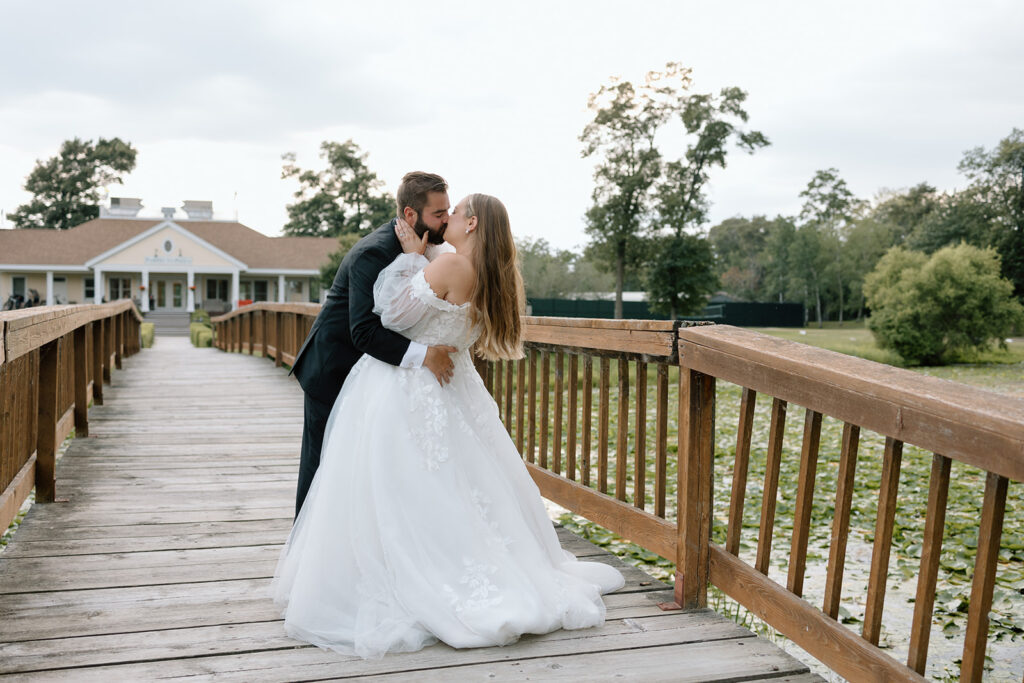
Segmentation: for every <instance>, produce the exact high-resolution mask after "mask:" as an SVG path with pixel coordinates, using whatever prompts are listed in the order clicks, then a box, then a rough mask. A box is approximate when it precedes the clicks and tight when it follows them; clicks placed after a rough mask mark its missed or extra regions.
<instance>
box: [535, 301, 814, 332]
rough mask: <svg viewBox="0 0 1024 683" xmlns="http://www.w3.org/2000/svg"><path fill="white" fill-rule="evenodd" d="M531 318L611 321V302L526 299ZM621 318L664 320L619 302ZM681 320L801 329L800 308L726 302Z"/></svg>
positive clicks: (643, 305)
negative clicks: (529, 307) (548, 317)
mask: <svg viewBox="0 0 1024 683" xmlns="http://www.w3.org/2000/svg"><path fill="white" fill-rule="evenodd" d="M529 304H530V306H531V311H530V314H531V315H539V316H554V317H559V318H612V317H614V315H615V302H614V301H605V300H600V301H595V300H592V299H530V300H529ZM622 317H623V318H626V319H633V320H663V319H665V316H663V315H659V314H657V313H653V312H652V311H651V310H650V309H649V308H648V306H647V302H646V301H623V302H622ZM682 319H683V320H708V321H711V322H716V323H721V324H723V325H735V326H737V327H803V325H804V305H803V304H792V303H783V304H773V303H751V302H745V301H742V302H740V301H728V302H724V303H718V304H710V305H708V306H706V307H705V308H704V311H703V313H702V315H699V316H688V317H684V318H682Z"/></svg>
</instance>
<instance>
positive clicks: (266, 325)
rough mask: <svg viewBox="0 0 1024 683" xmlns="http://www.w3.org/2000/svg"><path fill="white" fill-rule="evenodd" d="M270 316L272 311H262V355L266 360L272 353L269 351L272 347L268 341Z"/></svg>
mask: <svg viewBox="0 0 1024 683" xmlns="http://www.w3.org/2000/svg"><path fill="white" fill-rule="evenodd" d="M269 314H270V311H268V310H266V309H264V310H262V311H260V353H261V354H262V355H263V357H264V358H266V357H267V354H268V353H270V352H269V351H268V350H267V349H268V348H269V346H270V342H268V341H267V339H268V337H269V336H270V335H269V332H270V324H269V322H268V320H267V316H268V315H269Z"/></svg>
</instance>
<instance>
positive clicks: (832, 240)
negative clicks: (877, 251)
mask: <svg viewBox="0 0 1024 683" xmlns="http://www.w3.org/2000/svg"><path fill="white" fill-rule="evenodd" d="M800 196H801V197H803V198H804V205H803V208H802V209H801V210H800V218H801V220H803V221H806V222H807V225H808V227H809V228H812V229H814V230H817V231H819V232H820V233H821V235H820V238H819V244H820V245H821V247H822V249H823V250H825V251H826V252H828V258H829V264H828V266H826V269H827V271H828V272H827V276H828V277H830V278H832V279H834V281H835V284H836V295H837V296H838V298H839V324H840V325H842V324H843V309H844V308H845V307H846V306H845V301H844V292H845V288H846V286H847V285H846V283H845V276H846V269H845V265H846V264H845V262H844V260H843V243H844V241H845V237H846V236H845V231H846V230H847V229H848V228H849V226H850V223H851V222H852V220H853V217H854V214H855V213H856V212H857V210H858V208H859V207H860V204H861V203H860V202H859V201H858V200H857V198H856V197H854V195H853V193H852V192H851V191H850V189H849V188H848V187H847V186H846V181H845V180H843V179H842V178H840V177H839V169H836V168H829V169H825V170H820V171H818V172H816V173H815V174H814V177H813V178H811V180H810V182H808V183H807V188H806V189H804V190H803V192H801V193H800ZM820 275H825V274H824V273H822V274H820ZM815 277H818V276H815ZM820 293H821V287H820V283H819V286H817V287H816V297H817V302H816V303H817V309H818V325H819V326H820V325H821V296H820Z"/></svg>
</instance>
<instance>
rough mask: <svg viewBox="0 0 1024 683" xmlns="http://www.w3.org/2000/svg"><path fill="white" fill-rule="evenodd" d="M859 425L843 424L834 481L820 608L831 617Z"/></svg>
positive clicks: (847, 524) (843, 559)
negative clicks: (826, 560)
mask: <svg viewBox="0 0 1024 683" xmlns="http://www.w3.org/2000/svg"><path fill="white" fill-rule="evenodd" d="M859 443H860V427H859V426H858V425H854V424H850V423H849V422H845V423H843V445H842V449H841V450H840V452H839V481H838V482H837V484H836V507H835V512H834V513H833V517H832V544H831V545H830V546H829V552H828V566H827V568H826V570H825V571H826V574H825V601H824V603H823V605H822V608H821V611H822V612H824V613H825V614H827V615H829V616H830V617H832V618H833V619H836V618H837V617H838V616H839V597H840V593H841V592H842V588H843V568H844V567H845V564H846V541H847V537H848V536H849V533H850V510H851V508H852V506H853V487H854V473H855V471H856V469H857V445H858V444H859Z"/></svg>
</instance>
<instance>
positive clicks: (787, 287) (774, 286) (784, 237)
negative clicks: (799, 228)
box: [762, 216, 806, 304]
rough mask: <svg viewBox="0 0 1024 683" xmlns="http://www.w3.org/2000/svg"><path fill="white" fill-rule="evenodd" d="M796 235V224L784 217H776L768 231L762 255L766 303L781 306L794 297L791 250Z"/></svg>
mask: <svg viewBox="0 0 1024 683" xmlns="http://www.w3.org/2000/svg"><path fill="white" fill-rule="evenodd" d="M795 235H796V224H795V223H794V222H793V221H792V220H791V219H789V218H785V217H783V216H776V217H775V220H773V221H772V223H771V226H770V227H769V229H768V236H767V238H766V239H765V248H764V252H763V255H762V258H763V259H764V282H763V286H764V297H763V300H764V301H778V302H779V303H780V304H781V303H782V302H783V301H785V300H786V298H787V297H790V296H792V294H791V293H792V292H793V291H794V287H793V268H792V265H791V259H792V257H791V254H790V250H791V245H792V244H793V239H794V237H795ZM805 299H806V297H804V300H805ZM805 303H806V301H805Z"/></svg>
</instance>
